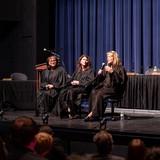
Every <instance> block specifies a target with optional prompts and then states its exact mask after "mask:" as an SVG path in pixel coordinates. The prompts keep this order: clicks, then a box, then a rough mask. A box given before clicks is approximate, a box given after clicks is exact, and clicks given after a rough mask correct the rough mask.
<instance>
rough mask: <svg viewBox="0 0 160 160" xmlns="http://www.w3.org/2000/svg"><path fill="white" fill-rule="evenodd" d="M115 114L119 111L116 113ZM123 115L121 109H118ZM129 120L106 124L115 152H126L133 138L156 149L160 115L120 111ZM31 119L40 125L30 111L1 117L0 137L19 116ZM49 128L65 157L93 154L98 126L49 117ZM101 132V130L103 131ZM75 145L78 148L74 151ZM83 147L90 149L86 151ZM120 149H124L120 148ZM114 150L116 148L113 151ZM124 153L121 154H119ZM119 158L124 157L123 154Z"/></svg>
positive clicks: (7, 113) (17, 111)
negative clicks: (67, 154)
mask: <svg viewBox="0 0 160 160" xmlns="http://www.w3.org/2000/svg"><path fill="white" fill-rule="evenodd" d="M115 111H116V112H118V111H119V110H118V109H117V110H115ZM120 111H122V109H120ZM123 112H124V113H125V114H126V115H128V116H129V117H130V119H129V120H126V119H125V120H116V121H107V122H106V130H108V131H109V132H110V133H111V134H112V135H113V139H114V145H115V146H120V148H118V149H117V150H118V151H119V152H120V149H122V148H123V147H124V148H127V145H128V143H129V141H130V140H131V139H132V138H141V139H143V140H144V142H145V144H146V146H148V147H150V146H153V145H159V140H160V136H159V135H160V128H159V124H160V113H159V111H145V110H144V111H142V110H123ZM23 115H25V116H30V117H32V118H33V119H34V120H35V121H36V122H37V124H38V125H43V120H42V117H36V116H35V112H34V111H33V110H29V111H28V110H26V111H24V110H23V111H20V110H16V111H5V112H4V114H3V117H1V121H0V124H1V126H2V127H1V129H0V132H1V134H5V132H7V131H8V127H9V124H10V122H11V121H12V120H14V119H15V118H16V117H18V116H23ZM48 124H49V125H50V126H51V127H52V128H53V131H54V132H55V134H56V136H58V137H59V138H61V139H62V140H63V141H64V142H65V146H66V148H67V149H66V150H67V152H68V153H72V152H73V151H76V152H77V151H80V152H94V151H95V148H94V146H93V143H92V138H93V135H94V134H95V133H96V132H98V131H99V130H100V123H99V122H84V120H83V119H73V120H70V119H60V118H59V117H54V116H52V115H49V119H48ZM103 129H104V128H103ZM77 144H78V146H79V148H77V149H76V147H77ZM83 146H84V147H83ZM86 146H89V147H87V148H86ZM122 146H123V147H122ZM115 148H116V147H115ZM122 152H123V153H122ZM122 152H121V153H120V154H122V155H123V154H124V150H123V151H122Z"/></svg>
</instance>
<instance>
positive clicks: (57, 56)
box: [43, 48, 60, 58]
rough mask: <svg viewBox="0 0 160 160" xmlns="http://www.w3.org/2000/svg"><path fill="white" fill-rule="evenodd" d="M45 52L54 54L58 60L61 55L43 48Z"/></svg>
mask: <svg viewBox="0 0 160 160" xmlns="http://www.w3.org/2000/svg"><path fill="white" fill-rule="evenodd" d="M43 51H44V52H48V53H50V54H53V55H55V56H57V57H58V58H59V57H60V55H59V54H57V53H55V52H53V51H51V50H48V49H46V48H43Z"/></svg>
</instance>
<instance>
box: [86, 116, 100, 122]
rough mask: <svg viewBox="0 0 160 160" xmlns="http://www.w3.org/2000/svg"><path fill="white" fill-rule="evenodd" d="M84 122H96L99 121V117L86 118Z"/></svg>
mask: <svg viewBox="0 0 160 160" xmlns="http://www.w3.org/2000/svg"><path fill="white" fill-rule="evenodd" d="M84 121H85V122H94V121H98V118H97V117H93V116H91V117H88V116H87V117H85V118H84Z"/></svg>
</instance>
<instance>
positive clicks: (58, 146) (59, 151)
mask: <svg viewBox="0 0 160 160" xmlns="http://www.w3.org/2000/svg"><path fill="white" fill-rule="evenodd" d="M39 132H40V133H41V132H43V133H44V132H45V133H48V134H50V135H51V136H52V137H53V140H54V141H53V145H52V148H51V150H50V152H49V153H48V154H47V156H46V158H47V159H48V160H58V159H60V160H66V159H67V155H66V154H65V152H64V146H63V142H62V140H61V139H60V138H58V137H56V136H55V133H54V132H53V129H52V128H51V127H50V126H48V125H44V126H41V127H40V130H39Z"/></svg>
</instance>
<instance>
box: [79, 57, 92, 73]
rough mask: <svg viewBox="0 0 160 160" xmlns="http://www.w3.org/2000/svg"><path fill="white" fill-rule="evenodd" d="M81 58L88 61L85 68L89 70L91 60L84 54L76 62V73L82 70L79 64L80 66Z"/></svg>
mask: <svg viewBox="0 0 160 160" xmlns="http://www.w3.org/2000/svg"><path fill="white" fill-rule="evenodd" d="M83 57H86V58H87V60H88V65H87V67H86V70H87V69H89V68H91V58H90V57H89V56H88V55H86V54H82V55H81V56H80V57H79V59H78V62H77V70H78V71H80V70H81V69H82V68H81V64H80V61H81V59H82V58H83Z"/></svg>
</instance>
